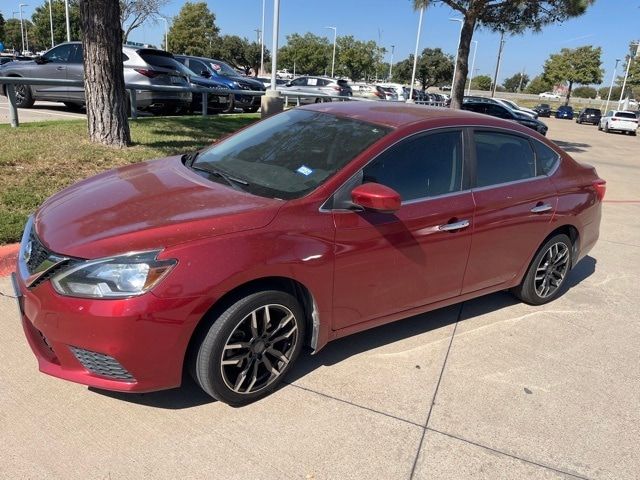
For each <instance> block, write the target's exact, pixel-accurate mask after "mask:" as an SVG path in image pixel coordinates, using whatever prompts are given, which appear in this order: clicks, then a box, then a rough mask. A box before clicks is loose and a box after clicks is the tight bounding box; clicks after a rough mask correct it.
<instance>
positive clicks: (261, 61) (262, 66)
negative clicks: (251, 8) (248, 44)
mask: <svg viewBox="0 0 640 480" xmlns="http://www.w3.org/2000/svg"><path fill="white" fill-rule="evenodd" d="M265 2H266V0H262V27H261V28H262V30H260V75H264V6H265V5H264V4H265Z"/></svg>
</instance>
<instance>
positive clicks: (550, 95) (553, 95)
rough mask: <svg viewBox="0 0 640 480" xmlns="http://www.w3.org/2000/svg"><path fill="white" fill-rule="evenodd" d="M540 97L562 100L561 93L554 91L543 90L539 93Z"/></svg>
mask: <svg viewBox="0 0 640 480" xmlns="http://www.w3.org/2000/svg"><path fill="white" fill-rule="evenodd" d="M538 98H546V99H548V100H560V95H558V94H557V93H553V92H543V93H541V94H539V95H538Z"/></svg>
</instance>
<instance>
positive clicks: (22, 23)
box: [18, 3, 29, 55]
mask: <svg viewBox="0 0 640 480" xmlns="http://www.w3.org/2000/svg"><path fill="white" fill-rule="evenodd" d="M28 6H29V5H28V4H26V3H21V4H20V5H19V8H18V10H20V36H21V37H22V52H20V55H22V54H23V52H24V51H25V50H24V22H23V20H22V7H28ZM28 45H29V43H28V42H27V46H28Z"/></svg>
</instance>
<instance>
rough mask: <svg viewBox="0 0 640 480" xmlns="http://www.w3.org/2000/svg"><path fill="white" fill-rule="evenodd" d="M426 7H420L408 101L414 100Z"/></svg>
mask: <svg viewBox="0 0 640 480" xmlns="http://www.w3.org/2000/svg"><path fill="white" fill-rule="evenodd" d="M423 15H424V7H420V20H418V33H417V35H416V49H415V50H414V52H413V72H412V73H411V88H410V89H409V98H408V99H407V102H408V103H412V102H413V85H414V84H415V83H416V67H417V66H418V45H419V44H420V31H421V30H422V16H423Z"/></svg>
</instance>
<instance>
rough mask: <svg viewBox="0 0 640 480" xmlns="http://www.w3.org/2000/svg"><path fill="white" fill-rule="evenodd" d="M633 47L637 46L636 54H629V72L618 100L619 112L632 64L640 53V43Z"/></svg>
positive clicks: (626, 74) (625, 76) (626, 73)
mask: <svg viewBox="0 0 640 480" xmlns="http://www.w3.org/2000/svg"><path fill="white" fill-rule="evenodd" d="M631 45H635V46H636V54H635V55H631V53H629V60H627V71H626V72H625V74H624V81H623V82H622V90H621V91H620V100H618V110H619V109H620V104H621V103H622V97H623V96H624V89H625V88H626V87H627V77H628V76H629V67H630V66H631V62H632V61H633V59H634V58H636V57H637V56H638V54H639V53H640V43H632V44H631Z"/></svg>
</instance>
